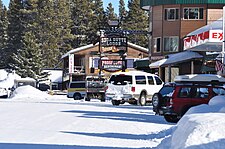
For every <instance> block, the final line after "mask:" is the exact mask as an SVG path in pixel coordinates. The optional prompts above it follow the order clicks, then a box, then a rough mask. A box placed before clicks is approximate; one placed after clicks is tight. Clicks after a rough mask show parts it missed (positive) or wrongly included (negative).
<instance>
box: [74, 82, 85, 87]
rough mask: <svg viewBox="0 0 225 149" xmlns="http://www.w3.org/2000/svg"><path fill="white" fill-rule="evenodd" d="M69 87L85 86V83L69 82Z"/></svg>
mask: <svg viewBox="0 0 225 149" xmlns="http://www.w3.org/2000/svg"><path fill="white" fill-rule="evenodd" d="M70 88H85V83H71V84H70Z"/></svg>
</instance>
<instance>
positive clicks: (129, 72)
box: [112, 71, 154, 75]
mask: <svg viewBox="0 0 225 149" xmlns="http://www.w3.org/2000/svg"><path fill="white" fill-rule="evenodd" d="M113 74H114V75H119V74H126V75H133V74H135V75H138V74H140V75H145V74H148V75H154V74H151V73H147V72H144V71H128V72H115V73H112V75H113Z"/></svg>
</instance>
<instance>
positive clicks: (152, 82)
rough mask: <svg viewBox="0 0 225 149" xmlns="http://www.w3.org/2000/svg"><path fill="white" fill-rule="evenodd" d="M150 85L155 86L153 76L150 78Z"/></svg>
mask: <svg viewBox="0 0 225 149" xmlns="http://www.w3.org/2000/svg"><path fill="white" fill-rule="evenodd" d="M148 84H150V85H154V80H153V77H152V76H148Z"/></svg>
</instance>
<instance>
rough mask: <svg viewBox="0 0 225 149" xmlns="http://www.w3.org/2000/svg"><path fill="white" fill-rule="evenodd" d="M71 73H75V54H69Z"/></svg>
mask: <svg viewBox="0 0 225 149" xmlns="http://www.w3.org/2000/svg"><path fill="white" fill-rule="evenodd" d="M69 73H74V54H69Z"/></svg>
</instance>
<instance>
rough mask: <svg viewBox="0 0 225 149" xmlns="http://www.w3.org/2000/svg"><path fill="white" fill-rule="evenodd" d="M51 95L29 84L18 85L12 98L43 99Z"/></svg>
mask: <svg viewBox="0 0 225 149" xmlns="http://www.w3.org/2000/svg"><path fill="white" fill-rule="evenodd" d="M49 97H51V96H50V95H49V94H47V93H46V92H42V91H40V90H38V89H36V88H34V87H32V86H30V85H26V86H20V87H18V88H16V89H15V91H14V92H13V95H12V97H11V98H12V99H28V100H42V99H43V100H45V99H47V98H49Z"/></svg>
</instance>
